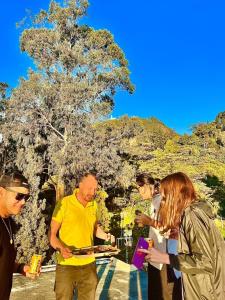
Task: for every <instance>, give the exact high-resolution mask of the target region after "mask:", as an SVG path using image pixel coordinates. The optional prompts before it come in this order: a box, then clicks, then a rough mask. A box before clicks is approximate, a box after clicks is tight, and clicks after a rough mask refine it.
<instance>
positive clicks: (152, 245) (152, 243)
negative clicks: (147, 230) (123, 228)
mask: <svg viewBox="0 0 225 300" xmlns="http://www.w3.org/2000/svg"><path fill="white" fill-rule="evenodd" d="M153 247H154V240H153V239H149V240H148V248H153Z"/></svg>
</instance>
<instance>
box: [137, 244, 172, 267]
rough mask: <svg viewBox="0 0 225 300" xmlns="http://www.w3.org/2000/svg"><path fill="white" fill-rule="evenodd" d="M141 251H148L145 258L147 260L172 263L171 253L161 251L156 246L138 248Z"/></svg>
mask: <svg viewBox="0 0 225 300" xmlns="http://www.w3.org/2000/svg"><path fill="white" fill-rule="evenodd" d="M138 251H139V252H142V253H146V254H147V255H146V257H145V260H146V261H147V262H155V263H161V264H168V265H169V264H170V259H169V255H168V254H167V253H164V252H161V251H159V250H157V249H155V248H149V249H148V250H146V249H138Z"/></svg>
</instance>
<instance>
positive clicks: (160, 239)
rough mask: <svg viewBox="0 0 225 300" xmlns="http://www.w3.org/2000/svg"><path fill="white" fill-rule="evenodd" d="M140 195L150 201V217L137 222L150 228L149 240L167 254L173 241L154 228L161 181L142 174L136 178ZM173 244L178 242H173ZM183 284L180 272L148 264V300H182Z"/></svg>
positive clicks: (142, 216)
mask: <svg viewBox="0 0 225 300" xmlns="http://www.w3.org/2000/svg"><path fill="white" fill-rule="evenodd" d="M136 183H137V185H138V190H139V193H140V195H141V197H142V199H143V200H147V201H149V206H151V209H150V216H147V215H145V214H142V213H141V214H139V215H138V216H137V217H136V219H135V222H136V223H138V224H143V225H147V226H149V238H150V239H151V240H153V241H154V247H156V249H158V250H160V251H162V252H164V253H166V252H167V251H168V250H170V249H168V246H169V245H170V242H171V240H168V239H166V238H165V237H164V236H163V235H162V234H160V231H159V230H158V229H156V228H154V222H157V216H158V211H159V207H160V202H161V196H160V194H159V186H160V179H153V178H152V177H151V176H150V175H148V174H140V175H138V176H137V178H136ZM173 242H176V246H177V241H175V240H173ZM175 248H177V247H175ZM181 296H182V294H181V283H180V274H179V272H174V270H173V268H172V267H170V266H168V265H166V264H161V263H154V262H149V264H148V299H149V300H180V299H181Z"/></svg>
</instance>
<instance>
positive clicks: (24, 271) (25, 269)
mask: <svg viewBox="0 0 225 300" xmlns="http://www.w3.org/2000/svg"><path fill="white" fill-rule="evenodd" d="M40 273H41V264H40V266H39V268H38V270H37V273H36V274H31V273H30V266H28V265H24V266H23V269H22V272H21V274H22V275H23V276H26V277H27V278H30V279H36V277H38V276H40Z"/></svg>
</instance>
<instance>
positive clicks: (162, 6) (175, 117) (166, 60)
mask: <svg viewBox="0 0 225 300" xmlns="http://www.w3.org/2000/svg"><path fill="white" fill-rule="evenodd" d="M48 4H49V1H48V0H39V1H37V0H11V1H8V2H6V1H3V2H2V3H1V11H0V28H1V47H0V81H5V82H8V83H9V84H10V85H11V86H12V87H15V86H16V85H17V84H18V79H19V77H20V76H25V75H26V71H27V68H28V67H29V66H30V65H31V60H30V59H29V58H28V57H27V56H26V55H25V54H21V53H20V50H19V34H20V32H19V30H17V29H16V27H15V23H16V22H17V21H19V20H21V19H22V18H23V17H24V16H25V15H26V12H25V9H26V8H28V9H32V11H33V12H34V13H36V12H38V10H39V9H40V8H47V7H48ZM224 11H225V2H224V1H223V0H219V1H217V0H214V1H208V0H182V1H180V0H171V1H168V0H161V1H157V0H155V1H152V0H139V1H135V0H113V1H109V0H90V8H89V10H88V17H87V18H86V22H87V23H88V24H89V25H91V26H92V27H94V28H96V29H99V28H106V29H108V30H110V31H111V32H112V33H113V35H114V37H115V40H116V42H117V43H118V44H119V45H120V47H121V48H122V49H123V51H124V52H125V55H126V58H127V59H128V61H129V68H130V70H131V80H132V82H133V83H134V84H135V86H136V91H135V93H134V94H133V95H130V94H128V93H126V92H119V93H118V94H117V95H116V106H115V110H114V112H113V116H114V117H119V116H121V115H124V114H128V115H129V116H140V117H144V118H147V117H151V116H154V117H156V118H158V119H160V120H161V121H162V122H164V123H165V124H166V125H167V126H169V127H170V128H173V129H174V130H176V131H177V132H179V133H185V132H190V128H191V126H192V125H193V124H196V123H199V122H210V121H212V120H214V119H215V117H216V115H217V114H218V113H219V112H221V111H224V110H225V38H224V32H225V18H224Z"/></svg>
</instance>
